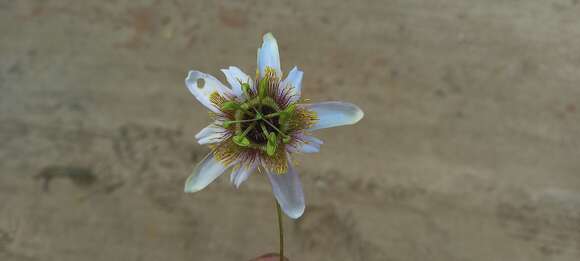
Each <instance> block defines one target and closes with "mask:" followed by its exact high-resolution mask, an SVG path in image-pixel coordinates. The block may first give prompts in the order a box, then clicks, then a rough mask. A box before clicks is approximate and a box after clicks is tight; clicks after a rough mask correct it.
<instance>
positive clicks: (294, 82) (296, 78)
mask: <svg viewBox="0 0 580 261" xmlns="http://www.w3.org/2000/svg"><path fill="white" fill-rule="evenodd" d="M303 75H304V72H302V71H301V70H298V67H296V66H294V68H292V70H290V72H289V73H288V76H286V79H284V81H282V83H281V84H280V85H281V86H282V88H286V87H287V86H290V88H291V89H290V91H291V94H292V95H293V97H292V101H293V102H294V101H297V100H299V99H300V93H301V91H302V76H303Z"/></svg>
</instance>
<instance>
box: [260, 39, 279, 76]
mask: <svg viewBox="0 0 580 261" xmlns="http://www.w3.org/2000/svg"><path fill="white" fill-rule="evenodd" d="M262 40H263V42H262V47H261V48H258V70H259V71H260V77H264V75H265V70H266V67H270V68H272V69H274V71H275V72H276V76H278V79H280V78H281V77H282V70H281V69H280V54H279V52H278V42H276V38H274V35H272V33H267V34H265V35H264V37H262Z"/></svg>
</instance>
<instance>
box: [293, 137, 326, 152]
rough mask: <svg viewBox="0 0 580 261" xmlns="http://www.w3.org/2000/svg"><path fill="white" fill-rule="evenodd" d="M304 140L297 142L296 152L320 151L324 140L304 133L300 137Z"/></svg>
mask: <svg viewBox="0 0 580 261" xmlns="http://www.w3.org/2000/svg"><path fill="white" fill-rule="evenodd" d="M300 139H301V140H302V141H301V142H299V143H298V144H296V152H302V153H316V152H319V151H320V145H322V143H323V142H322V141H321V140H320V139H317V138H315V137H313V136H307V135H304V136H303V137H301V138H300Z"/></svg>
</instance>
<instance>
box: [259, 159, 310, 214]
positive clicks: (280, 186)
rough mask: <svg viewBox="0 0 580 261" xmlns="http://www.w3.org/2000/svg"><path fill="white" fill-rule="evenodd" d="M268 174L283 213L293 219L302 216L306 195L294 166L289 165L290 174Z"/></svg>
mask: <svg viewBox="0 0 580 261" xmlns="http://www.w3.org/2000/svg"><path fill="white" fill-rule="evenodd" d="M267 172H268V178H269V179H270V183H272V192H273V193H274V197H276V200H277V201H278V203H279V204H280V207H281V208H282V211H284V213H286V215H288V217H290V218H293V219H297V218H299V217H300V216H302V214H303V213H304V209H305V208H306V206H305V204H304V193H303V192H302V184H300V178H299V177H298V173H296V171H295V170H294V168H292V165H291V164H290V163H289V164H288V172H286V173H284V174H276V173H271V172H270V171H267Z"/></svg>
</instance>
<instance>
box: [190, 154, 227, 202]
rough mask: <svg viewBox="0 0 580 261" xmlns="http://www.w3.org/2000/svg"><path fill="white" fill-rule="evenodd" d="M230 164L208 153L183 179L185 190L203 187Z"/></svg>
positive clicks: (191, 190) (192, 190) (194, 190)
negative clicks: (184, 179)
mask: <svg viewBox="0 0 580 261" xmlns="http://www.w3.org/2000/svg"><path fill="white" fill-rule="evenodd" d="M230 166H231V165H228V166H225V165H224V164H222V163H221V162H220V161H218V160H216V159H215V157H214V155H213V153H210V154H208V155H207V156H205V158H204V159H203V160H202V161H201V162H199V163H198V164H197V166H195V169H194V170H193V173H192V174H191V176H189V177H188V178H187V181H185V192H190V193H193V192H198V191H200V190H202V189H204V188H205V187H206V186H207V185H209V183H211V182H212V181H214V180H215V179H216V178H217V177H219V176H220V175H221V174H223V173H224V171H226V170H227V169H228V168H229V167H230Z"/></svg>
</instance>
